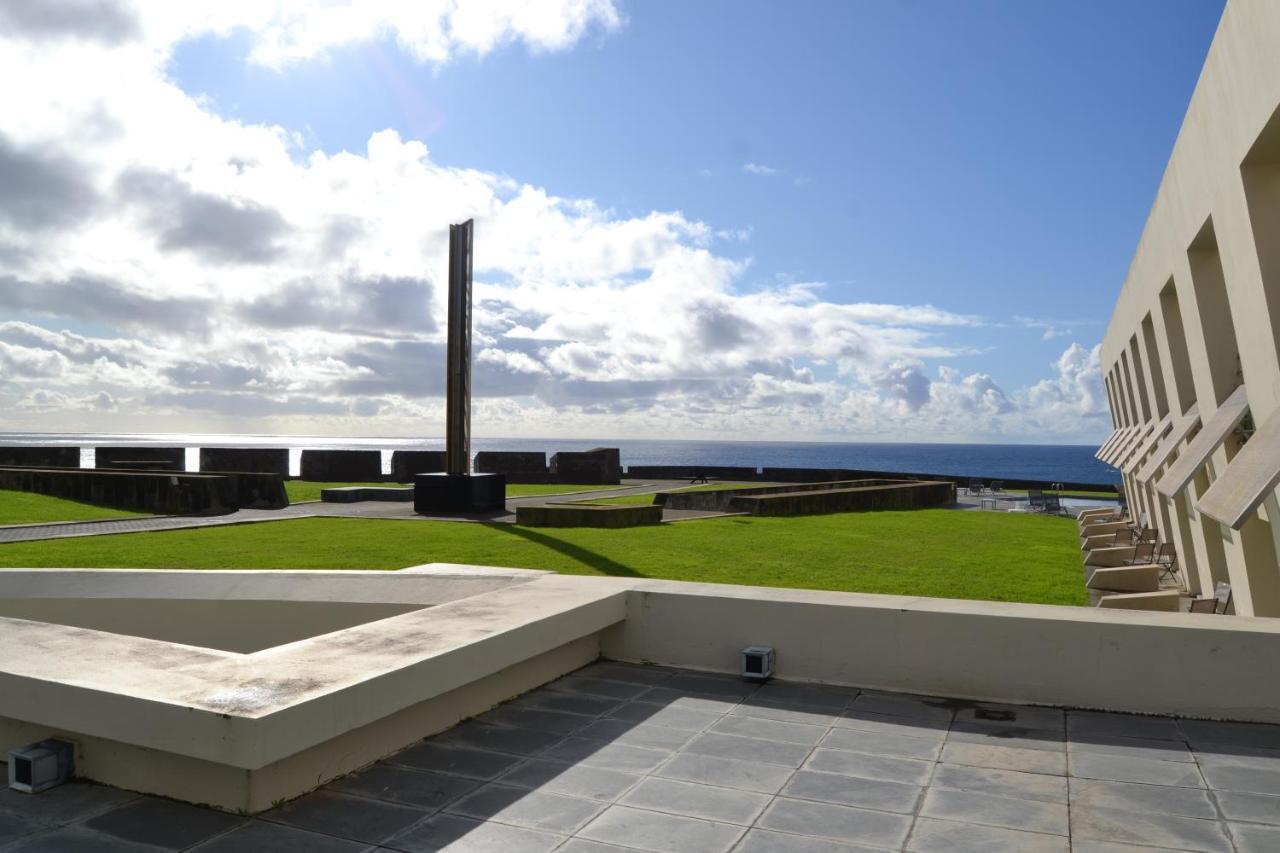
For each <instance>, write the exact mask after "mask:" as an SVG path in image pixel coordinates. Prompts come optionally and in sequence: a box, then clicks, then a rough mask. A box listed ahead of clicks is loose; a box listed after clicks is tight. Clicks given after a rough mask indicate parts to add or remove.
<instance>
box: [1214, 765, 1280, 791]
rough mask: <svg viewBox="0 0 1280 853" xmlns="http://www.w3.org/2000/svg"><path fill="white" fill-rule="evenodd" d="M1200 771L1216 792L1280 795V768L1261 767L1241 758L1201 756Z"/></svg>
mask: <svg viewBox="0 0 1280 853" xmlns="http://www.w3.org/2000/svg"><path fill="white" fill-rule="evenodd" d="M1200 770H1201V772H1203V773H1204V778H1205V779H1206V780H1207V781H1208V783H1209V787H1211V788H1214V789H1216V790H1220V791H1245V792H1247V793H1252V794H1271V795H1280V767H1277V768H1271V767H1267V766H1259V765H1257V764H1251V763H1247V762H1245V761H1243V760H1242V759H1239V758H1225V757H1222V758H1219V757H1217V756H1213V757H1210V756H1200Z"/></svg>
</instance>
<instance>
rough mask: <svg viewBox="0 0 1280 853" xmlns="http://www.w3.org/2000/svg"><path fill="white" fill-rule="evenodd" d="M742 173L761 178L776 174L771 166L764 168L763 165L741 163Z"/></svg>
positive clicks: (775, 170)
mask: <svg viewBox="0 0 1280 853" xmlns="http://www.w3.org/2000/svg"><path fill="white" fill-rule="evenodd" d="M742 171H744V172H746V173H747V174H748V175H760V176H762V177H769V176H770V175H776V174H778V170H777V169H775V168H773V167H772V166H766V165H764V164H763V163H743V164H742Z"/></svg>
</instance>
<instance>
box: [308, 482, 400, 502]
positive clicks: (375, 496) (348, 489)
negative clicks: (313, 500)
mask: <svg viewBox="0 0 1280 853" xmlns="http://www.w3.org/2000/svg"><path fill="white" fill-rule="evenodd" d="M320 500H322V501H325V502H326V503H340V504H349V503H356V502H358V501H402V502H407V501H412V500H413V486H409V487H408V488H403V489H401V488H396V487H394V486H383V487H380V486H338V487H337V488H333V489H321V490H320Z"/></svg>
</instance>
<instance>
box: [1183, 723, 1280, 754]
mask: <svg viewBox="0 0 1280 853" xmlns="http://www.w3.org/2000/svg"><path fill="white" fill-rule="evenodd" d="M1178 724H1179V725H1180V726H1181V728H1182V731H1183V733H1184V734H1185V735H1186V737H1187V740H1188V741H1190V742H1191V746H1192V747H1193V748H1194V749H1199V748H1200V747H1201V745H1202V744H1235V745H1236V746H1245V747H1263V748H1266V749H1280V726H1275V725H1267V724H1265V723H1219V722H1213V721H1210V720H1179V721H1178Z"/></svg>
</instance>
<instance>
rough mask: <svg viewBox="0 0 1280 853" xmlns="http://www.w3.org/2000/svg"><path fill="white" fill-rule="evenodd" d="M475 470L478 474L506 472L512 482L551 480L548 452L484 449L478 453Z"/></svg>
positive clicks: (508, 479) (543, 481) (508, 480)
mask: <svg viewBox="0 0 1280 853" xmlns="http://www.w3.org/2000/svg"><path fill="white" fill-rule="evenodd" d="M475 470H476V473H477V474H506V475H507V482H510V483H530V482H532V483H545V482H549V481H550V478H549V477H548V476H547V473H548V472H547V454H546V453H516V452H510V453H508V452H504V451H496V450H482V451H480V452H479V453H477V454H476V465H475Z"/></svg>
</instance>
